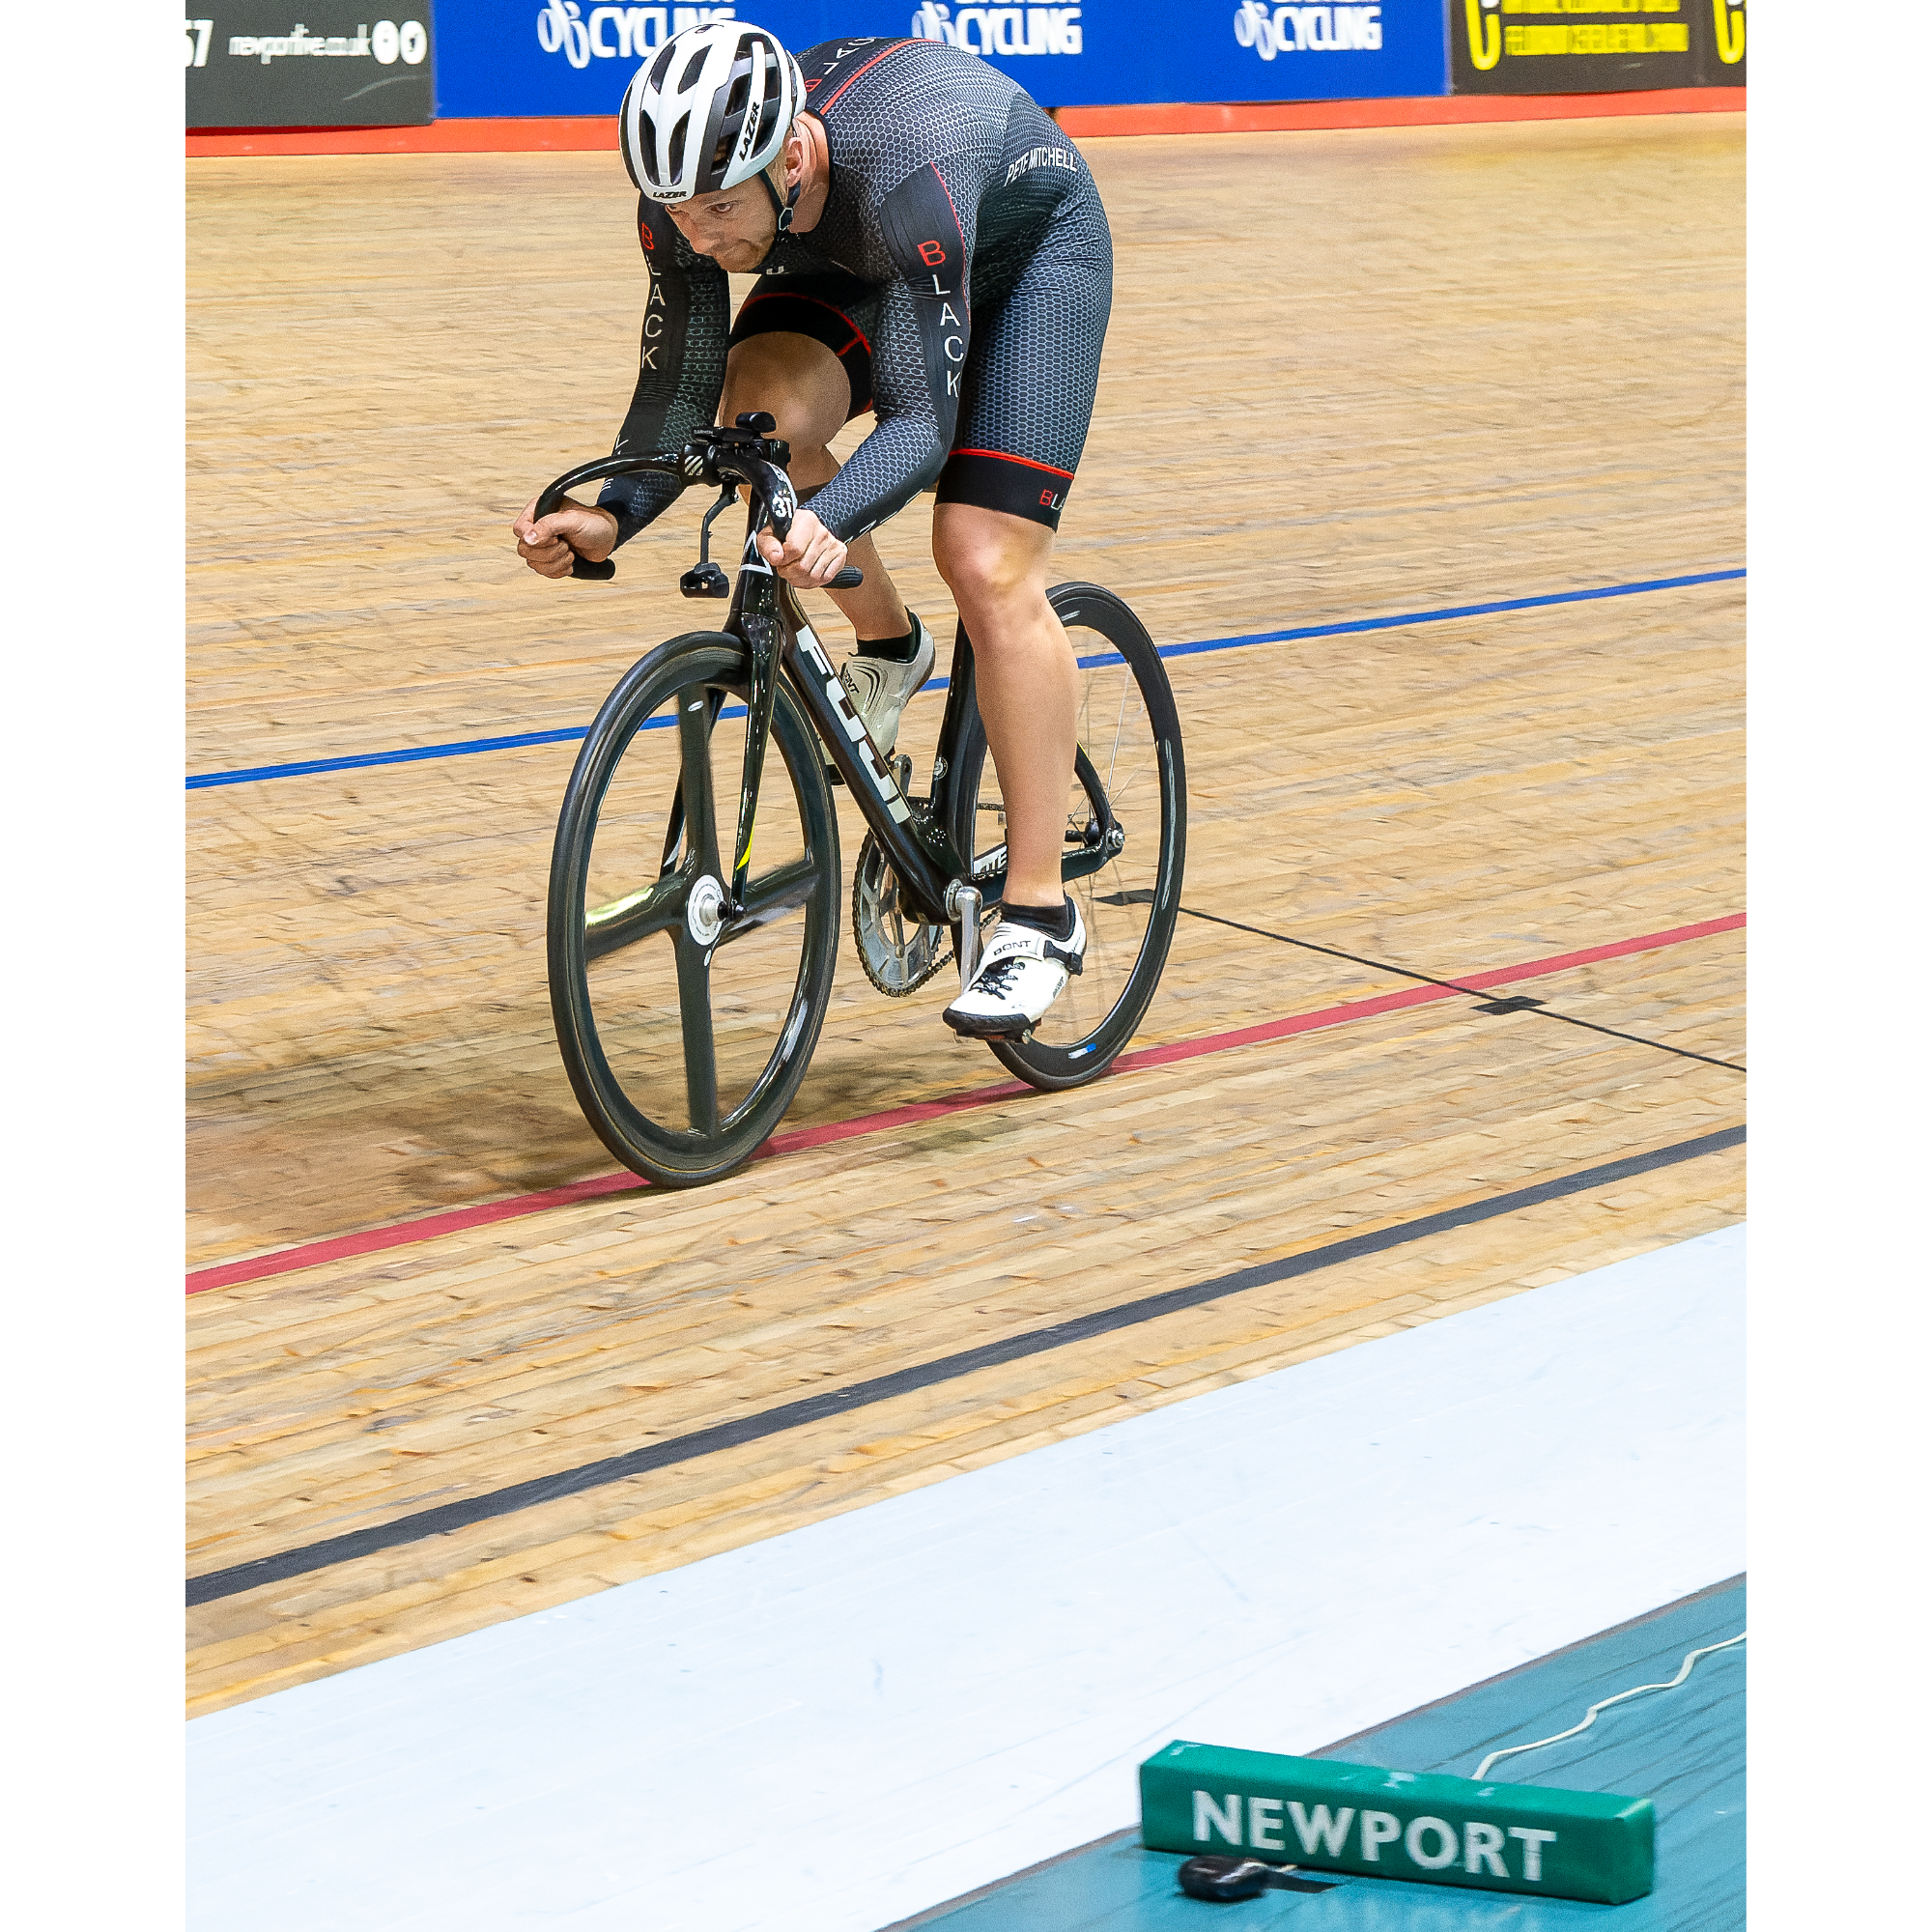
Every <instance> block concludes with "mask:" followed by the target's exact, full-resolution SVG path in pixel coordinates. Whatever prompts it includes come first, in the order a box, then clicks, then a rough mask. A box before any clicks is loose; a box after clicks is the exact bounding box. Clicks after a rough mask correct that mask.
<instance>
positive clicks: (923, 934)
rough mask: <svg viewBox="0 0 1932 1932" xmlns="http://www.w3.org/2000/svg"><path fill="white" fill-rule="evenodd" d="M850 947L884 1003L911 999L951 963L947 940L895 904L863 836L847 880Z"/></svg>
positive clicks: (895, 894)
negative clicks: (853, 949) (885, 1001)
mask: <svg viewBox="0 0 1932 1932" xmlns="http://www.w3.org/2000/svg"><path fill="white" fill-rule="evenodd" d="M852 941H853V944H854V945H855V946H856V947H857V948H858V950H859V964H860V965H861V966H863V967H864V968H865V969H866V978H867V979H868V980H871V982H872V984H873V985H875V986H876V987H877V988H878V989H879V991H880V992H882V993H884V994H885V995H886V996H887V997H888V998H889V999H894V1000H902V999H904V998H905V996H906V995H907V994H908V993H916V992H918V991H919V989H920V988H921V987H922V986H923V985H924V984H925V982H926V981H927V980H930V979H931V978H932V976H933V975H934V974H935V973H937V972H938V971H939V969H940V968H941V967H942V966H945V965H947V964H949V963H950V962H951V960H952V934H951V933H949V932H948V931H947V929H946V927H945V926H943V925H926V924H924V923H922V922H920V921H918V920H916V919H914V918H913V917H912V915H911V914H910V913H908V912H907V911H905V910H904V908H903V907H902V906H901V905H900V903H899V882H898V877H897V875H896V874H895V872H894V870H893V868H892V867H891V866H889V865H888V864H887V863H886V855H885V854H884V853H883V852H882V851H881V850H880V849H879V841H878V840H877V839H876V838H873V837H872V835H871V834H870V833H869V832H868V833H867V834H866V842H865V843H864V844H863V845H861V846H860V847H859V864H858V866H857V867H856V868H855V869H854V871H853V874H852Z"/></svg>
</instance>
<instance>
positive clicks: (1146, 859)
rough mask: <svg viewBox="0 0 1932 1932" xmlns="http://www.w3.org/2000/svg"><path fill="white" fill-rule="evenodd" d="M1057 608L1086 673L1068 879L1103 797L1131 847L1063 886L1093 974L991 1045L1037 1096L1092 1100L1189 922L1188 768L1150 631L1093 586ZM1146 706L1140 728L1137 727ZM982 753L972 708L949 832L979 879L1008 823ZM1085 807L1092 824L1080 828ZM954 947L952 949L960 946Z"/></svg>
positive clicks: (1063, 595) (1069, 593) (1068, 589)
mask: <svg viewBox="0 0 1932 1932" xmlns="http://www.w3.org/2000/svg"><path fill="white" fill-rule="evenodd" d="M1047 595H1048V599H1049V601H1050V602H1051V603H1052V605H1053V609H1054V612H1055V614H1056V615H1057V616H1058V617H1059V618H1060V621H1061V623H1062V624H1063V625H1064V626H1065V628H1066V631H1067V635H1068V637H1069V639H1070V640H1071V641H1072V643H1073V646H1074V656H1075V660H1076V662H1077V663H1078V664H1079V666H1080V670H1081V700H1080V702H1081V711H1080V719H1081V723H1080V762H1079V765H1078V767H1077V769H1076V773H1075V779H1074V788H1073V793H1072V795H1071V797H1070V799H1069V807H1070V809H1069V812H1068V821H1067V822H1068V843H1069V845H1075V846H1076V849H1075V851H1074V852H1072V853H1070V854H1069V861H1068V863H1069V867H1077V866H1079V865H1080V864H1081V863H1082V859H1081V853H1082V852H1084V851H1092V850H1094V839H1093V834H1094V832H1095V831H1096V830H1097V828H1098V827H1099V826H1100V825H1102V824H1104V816H1103V815H1102V814H1101V813H1099V811H1098V810H1097V801H1096V800H1094V797H1093V794H1094V789H1095V787H1096V786H1097V788H1098V790H1099V791H1100V793H1101V794H1102V795H1103V796H1104V797H1105V798H1106V799H1107V800H1108V802H1109V806H1110V810H1112V812H1113V814H1114V816H1115V818H1116V820H1117V822H1118V823H1119V825H1120V826H1121V828H1122V834H1123V836H1124V840H1125V842H1124V844H1123V845H1122V847H1121V848H1120V849H1119V850H1118V851H1117V852H1116V853H1115V854H1114V855H1113V856H1112V858H1111V859H1109V860H1108V861H1107V863H1105V864H1104V865H1099V866H1096V867H1094V869H1092V870H1089V871H1086V872H1085V873H1084V874H1082V875H1081V876H1079V877H1077V878H1073V879H1069V881H1068V884H1067V891H1068V893H1069V894H1070V895H1071V896H1072V897H1073V899H1074V902H1075V903H1076V905H1078V906H1079V908H1080V915H1081V918H1082V919H1083V921H1085V923H1086V925H1087V935H1088V940H1087V958H1086V970H1085V971H1084V972H1083V973H1082V974H1081V975H1080V976H1079V977H1077V978H1075V979H1074V980H1071V981H1069V983H1068V985H1067V989H1066V991H1065V992H1064V993H1063V994H1062V995H1061V996H1060V999H1059V1000H1058V1001H1056V1002H1055V1004H1054V1005H1053V1006H1052V1007H1051V1008H1049V1009H1048V1010H1047V1012H1046V1014H1045V1015H1044V1016H1043V1017H1042V1019H1041V1020H1040V1022H1039V1024H1038V1025H1037V1027H1036V1028H1035V1029H1034V1031H1033V1033H1032V1035H1031V1036H1029V1037H1026V1038H1023V1039H989V1040H988V1041H987V1042H986V1044H987V1045H988V1046H989V1047H991V1048H992V1050H993V1052H994V1054H995V1055H996V1056H997V1057H998V1059H999V1061H1000V1062H1001V1064H1002V1065H1004V1066H1006V1067H1007V1068H1008V1069H1009V1071H1011V1072H1013V1073H1015V1074H1017V1075H1018V1076H1019V1077H1020V1078H1021V1079H1022V1080H1024V1081H1026V1082H1028V1083H1029V1084H1030V1085H1031V1086H1034V1087H1038V1088H1043V1089H1045V1090H1047V1091H1049V1092H1057V1091H1061V1090H1064V1089H1066V1088H1071V1087H1084V1086H1085V1085H1086V1084H1087V1083H1088V1082H1089V1081H1091V1080H1097V1079H1098V1078H1099V1077H1100V1075H1101V1074H1102V1073H1104V1072H1105V1071H1106V1070H1107V1068H1108V1067H1109V1066H1111V1065H1113V1063H1114V1061H1115V1060H1116V1059H1117V1058H1118V1057H1119V1055H1120V1054H1121V1052H1122V1049H1123V1048H1124V1047H1125V1046H1126V1045H1127V1043H1128V1041H1129V1040H1131V1039H1132V1038H1133V1036H1134V1033H1135V1031H1136V1029H1137V1028H1138V1027H1139V1025H1140V1023H1141V1020H1142V1018H1143V1016H1144V1015H1145V1014H1146V1012H1147V1009H1148V1007H1149V1005H1150V1003H1151V1001H1152V999H1153V995H1154V990H1155V988H1156V986H1157V985H1158V984H1159V982H1160V975H1161V969H1162V967H1163V966H1164V965H1165V964H1166V963H1167V952H1168V947H1169V945H1170V943H1171V942H1172V940H1173V937H1174V927H1175V923H1176V921H1177V920H1178V919H1179V913H1180V881H1181V873H1182V871H1183V869H1184V867H1185V865H1186V857H1187V768H1186V763H1185V760H1184V758H1183V757H1182V754H1181V745H1180V720H1179V714H1178V712H1177V711H1176V709H1175V703H1174V691H1173V688H1172V686H1171V685H1170V684H1169V683H1168V679H1167V668H1166V667H1165V666H1164V665H1163V664H1162V663H1161V661H1160V653H1159V652H1158V651H1157V650H1156V649H1155V648H1154V642H1153V639H1151V637H1150V636H1149V635H1148V632H1147V628H1146V626H1145V625H1143V624H1142V622H1141V621H1140V619H1139V618H1138V617H1136V616H1135V615H1134V613H1133V611H1131V610H1129V609H1128V608H1127V606H1126V605H1125V604H1124V603H1122V600H1121V599H1120V598H1119V597H1117V596H1115V594H1114V593H1113V592H1112V591H1111V590H1104V589H1102V588H1101V587H1100V585H1098V584H1097V583H1078V582H1075V583H1062V584H1058V585H1056V586H1055V587H1054V588H1053V589H1052V590H1050V591H1049V592H1048V593H1047ZM1083 633H1093V634H1095V636H1096V637H1097V639H1099V642H1100V648H1097V649H1095V648H1092V647H1091V646H1092V644H1093V641H1094V640H1093V639H1084V638H1083V636H1082V634H1083ZM1136 698H1137V700H1138V708H1139V718H1138V719H1135V718H1133V717H1132V714H1133V712H1134V710H1135V699H1136ZM1103 700H1104V701H1103ZM1110 711H1111V723H1110V722H1109V713H1110ZM1143 721H1144V722H1143ZM1103 727H1104V728H1103ZM1130 727H1131V728H1130ZM1130 735H1131V736H1132V737H1133V738H1134V741H1135V759H1134V768H1133V769H1132V770H1127V769H1124V768H1123V766H1122V752H1123V750H1124V748H1125V746H1126V743H1127V740H1128V738H1129V736H1130ZM986 753H987V747H986V733H985V727H984V725H982V724H981V722H980V713H979V708H978V706H977V705H976V706H973V707H972V708H971V709H970V710H969V711H968V712H967V715H966V717H965V719H964V720H963V721H962V723H961V725H960V728H959V735H958V743H957V746H956V747H955V749H954V752H953V767H954V770H955V771H956V773H957V777H956V778H955V779H954V781H953V790H952V812H951V816H952V825H951V827H950V830H951V832H952V839H953V842H954V844H955V845H956V846H957V847H958V849H959V850H960V851H961V852H962V853H972V854H975V855H978V856H977V858H976V867H975V869H976V871H977V870H979V869H980V867H981V866H983V865H984V863H985V861H984V852H985V849H986V838H987V832H986V830H985V822H986V820H987V817H988V814H989V812H990V813H995V814H998V815H1000V816H1001V817H1002V818H1003V815H1004V814H1003V809H1002V808H1001V806H1000V804H999V802H998V791H997V778H996V776H995V775H994V774H993V772H992V768H991V763H990V760H989V759H988V757H987V754H986ZM1155 800H1157V801H1158V807H1157V814H1156V816H1157V823H1155V824H1154V825H1153V826H1151V827H1150V826H1149V824H1148V816H1149V813H1148V807H1149V805H1150V804H1151V803H1153V802H1154V801H1155ZM1083 807H1084V808H1086V809H1087V810H1090V811H1092V812H1093V817H1092V818H1091V819H1090V820H1089V822H1088V823H1086V824H1085V825H1078V826H1076V824H1075V818H1076V816H1077V815H1078V813H1079V811H1080V810H1081V809H1082V808H1083ZM1076 835H1077V843H1076ZM986 883H987V892H986V896H987V898H988V900H994V899H997V897H998V886H999V884H1000V883H1001V881H1000V877H999V875H998V874H994V875H993V876H992V877H990V878H989V879H988V880H987V882H986ZM1143 908H1144V909H1145V918H1142V916H1141V914H1142V909H1143ZM988 911H989V913H990V911H991V907H990V906H989V908H988ZM954 944H955V949H956V945H957V937H956V935H955V939H954ZM1129 954H1130V955H1131V957H1129V956H1128V955H1129Z"/></svg>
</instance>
